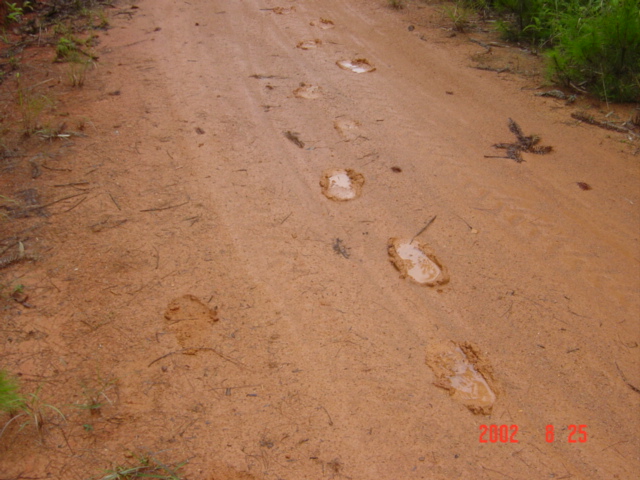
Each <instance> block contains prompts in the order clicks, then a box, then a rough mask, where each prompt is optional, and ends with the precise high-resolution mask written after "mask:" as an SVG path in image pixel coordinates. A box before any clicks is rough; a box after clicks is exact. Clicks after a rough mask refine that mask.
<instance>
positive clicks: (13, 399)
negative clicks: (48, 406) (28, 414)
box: [0, 370, 24, 413]
mask: <svg viewBox="0 0 640 480" xmlns="http://www.w3.org/2000/svg"><path fill="white" fill-rule="evenodd" d="M19 390H20V387H19V385H18V382H17V381H16V380H15V379H14V378H12V377H11V376H9V373H8V372H6V371H5V370H0V411H3V412H8V413H12V412H15V411H16V410H18V409H20V408H21V407H22V405H23V404H24V398H22V395H20V393H19Z"/></svg>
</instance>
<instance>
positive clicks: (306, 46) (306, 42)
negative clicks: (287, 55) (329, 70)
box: [296, 38, 322, 50]
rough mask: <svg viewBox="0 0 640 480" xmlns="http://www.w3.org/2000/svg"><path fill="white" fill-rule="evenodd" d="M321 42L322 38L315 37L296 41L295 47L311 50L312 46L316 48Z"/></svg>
mask: <svg viewBox="0 0 640 480" xmlns="http://www.w3.org/2000/svg"><path fill="white" fill-rule="evenodd" d="M321 44H322V40H318V39H317V38H316V39H315V40H303V41H302V42H298V44H297V45H296V47H297V48H299V49H301V50H313V49H314V48H317V47H318V45H321Z"/></svg>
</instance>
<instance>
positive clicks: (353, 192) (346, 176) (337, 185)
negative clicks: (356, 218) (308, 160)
mask: <svg viewBox="0 0 640 480" xmlns="http://www.w3.org/2000/svg"><path fill="white" fill-rule="evenodd" d="M363 185H364V176H363V175H362V174H361V173H358V172H356V171H354V170H351V169H350V168H346V169H343V168H332V169H329V170H325V171H324V173H323V174H322V178H321V179H320V186H321V187H322V193H323V194H324V196H325V197H327V198H328V199H330V200H335V201H337V202H344V201H347V200H353V199H354V198H358V197H359V196H360V194H361V193H362V186H363Z"/></svg>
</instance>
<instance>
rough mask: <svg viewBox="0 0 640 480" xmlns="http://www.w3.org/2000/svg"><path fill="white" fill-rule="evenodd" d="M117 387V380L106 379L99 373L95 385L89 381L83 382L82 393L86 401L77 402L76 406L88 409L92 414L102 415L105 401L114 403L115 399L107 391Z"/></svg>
mask: <svg viewBox="0 0 640 480" xmlns="http://www.w3.org/2000/svg"><path fill="white" fill-rule="evenodd" d="M116 387H117V380H116V379H111V380H106V379H103V378H102V377H100V376H99V375H98V381H97V383H96V385H95V386H91V385H89V384H87V383H83V384H82V393H83V395H84V397H85V400H86V401H85V402H84V403H76V404H75V407H77V408H80V409H82V410H88V411H89V413H90V414H91V415H100V414H101V413H102V412H101V409H102V407H103V406H104V405H105V403H108V404H109V405H113V401H112V400H111V399H110V398H109V396H107V392H108V391H109V390H112V389H114V388H116Z"/></svg>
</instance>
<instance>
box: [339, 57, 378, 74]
mask: <svg viewBox="0 0 640 480" xmlns="http://www.w3.org/2000/svg"><path fill="white" fill-rule="evenodd" d="M336 64H337V65H338V66H339V67H340V68H342V69H343V70H350V71H352V72H353V73H369V72H373V71H374V70H375V69H376V67H374V66H373V65H371V64H370V63H369V60H367V59H366V58H356V59H354V60H339V61H337V62H336Z"/></svg>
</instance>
